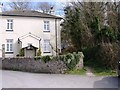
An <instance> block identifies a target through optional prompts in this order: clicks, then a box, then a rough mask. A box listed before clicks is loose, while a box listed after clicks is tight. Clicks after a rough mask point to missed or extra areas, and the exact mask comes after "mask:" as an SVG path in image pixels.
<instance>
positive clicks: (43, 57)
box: [41, 55, 51, 63]
mask: <svg viewBox="0 0 120 90" xmlns="http://www.w3.org/2000/svg"><path fill="white" fill-rule="evenodd" d="M41 59H42V60H43V61H44V62H45V63H47V62H49V61H50V60H51V58H50V56H48V55H47V56H42V57H41Z"/></svg>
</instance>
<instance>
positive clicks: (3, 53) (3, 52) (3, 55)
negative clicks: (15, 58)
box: [2, 44, 5, 58]
mask: <svg viewBox="0 0 120 90" xmlns="http://www.w3.org/2000/svg"><path fill="white" fill-rule="evenodd" d="M2 58H5V44H2Z"/></svg>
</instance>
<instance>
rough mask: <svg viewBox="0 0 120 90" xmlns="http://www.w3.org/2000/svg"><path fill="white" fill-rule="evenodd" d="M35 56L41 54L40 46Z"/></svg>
mask: <svg viewBox="0 0 120 90" xmlns="http://www.w3.org/2000/svg"><path fill="white" fill-rule="evenodd" d="M37 56H41V49H40V48H39V49H38V51H37Z"/></svg>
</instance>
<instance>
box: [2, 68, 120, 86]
mask: <svg viewBox="0 0 120 90" xmlns="http://www.w3.org/2000/svg"><path fill="white" fill-rule="evenodd" d="M118 86H119V85H118V78H117V77H103V76H101V77H98V76H80V75H63V74H38V73H27V72H17V71H7V70H3V71H2V88H118Z"/></svg>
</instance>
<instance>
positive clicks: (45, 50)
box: [44, 40, 50, 52]
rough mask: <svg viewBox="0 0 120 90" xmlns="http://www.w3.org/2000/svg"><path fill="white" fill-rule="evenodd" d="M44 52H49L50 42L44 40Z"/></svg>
mask: <svg viewBox="0 0 120 90" xmlns="http://www.w3.org/2000/svg"><path fill="white" fill-rule="evenodd" d="M44 52H50V40H44Z"/></svg>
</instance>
